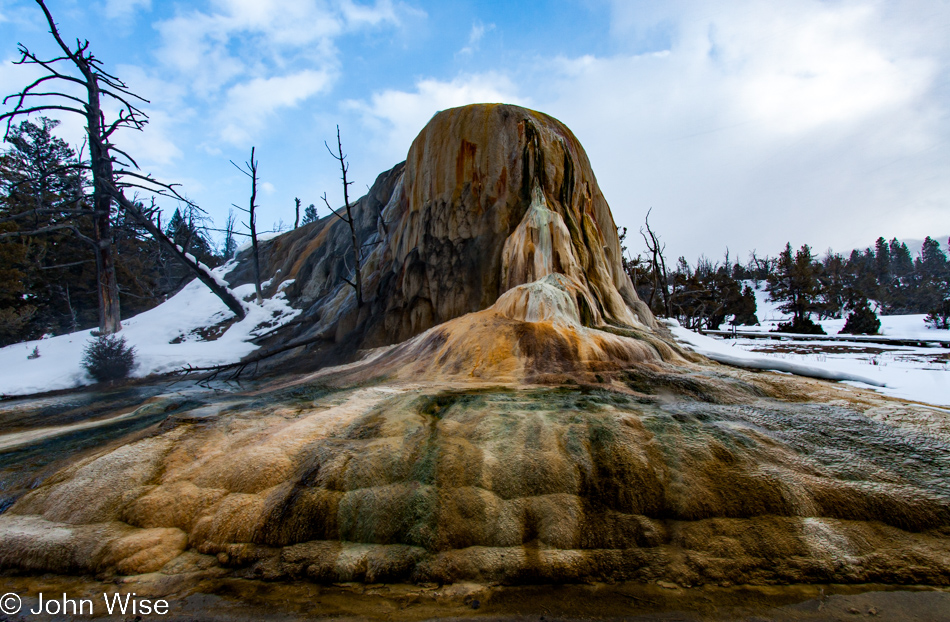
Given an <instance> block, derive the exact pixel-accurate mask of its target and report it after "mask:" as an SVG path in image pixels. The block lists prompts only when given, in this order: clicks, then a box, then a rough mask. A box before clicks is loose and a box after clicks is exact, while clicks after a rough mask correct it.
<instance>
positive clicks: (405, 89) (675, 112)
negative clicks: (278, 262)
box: [0, 0, 950, 260]
mask: <svg viewBox="0 0 950 622" xmlns="http://www.w3.org/2000/svg"><path fill="white" fill-rule="evenodd" d="M48 6H49V7H50V9H51V11H52V12H53V14H54V16H55V17H56V18H57V21H58V23H59V25H60V28H61V30H62V32H63V33H64V35H66V36H67V37H69V38H75V37H77V36H81V37H83V38H87V39H89V40H90V42H91V45H92V50H93V51H94V53H95V54H96V55H97V56H98V57H99V58H101V59H102V60H103V61H104V62H105V64H106V67H107V68H108V69H109V70H110V71H112V72H113V73H115V74H117V75H119V76H120V77H122V78H123V79H125V80H126V82H127V83H128V84H129V85H130V87H131V88H132V89H133V90H135V91H137V92H139V93H140V94H142V95H143V96H145V97H147V98H148V99H150V100H151V103H150V104H149V105H147V106H146V111H147V112H148V113H149V114H150V116H151V118H152V122H151V124H150V125H149V126H148V127H147V128H146V130H145V132H144V133H142V134H126V135H125V136H123V137H120V138H118V140H117V142H119V144H120V146H123V147H127V148H128V150H129V151H130V152H132V153H134V154H135V155H137V156H138V158H139V163H140V164H141V165H142V168H143V169H145V170H147V171H150V172H153V173H154V174H156V176H158V177H159V178H161V179H163V180H168V181H175V182H178V183H181V184H182V187H183V190H184V192H185V193H186V194H187V195H188V196H189V197H191V198H192V199H194V200H195V201H196V202H197V203H198V204H199V205H201V206H202V207H203V208H204V209H205V210H207V212H208V213H209V215H211V216H212V217H213V218H214V220H215V221H216V223H218V224H219V225H220V224H222V223H223V222H224V219H225V216H226V214H227V211H228V208H229V206H230V205H231V204H232V203H237V204H239V205H244V204H245V203H246V201H247V196H248V190H249V189H248V187H247V185H248V184H247V180H246V178H245V177H243V176H242V175H241V174H240V173H238V172H237V171H236V170H234V169H233V167H231V165H230V163H229V160H235V161H239V162H240V161H243V160H245V159H246V158H247V156H248V154H249V152H250V148H251V146H252V145H254V146H256V148H257V153H258V156H259V158H260V173H261V178H262V181H263V182H264V189H263V192H262V193H261V196H260V205H261V209H260V214H261V215H260V218H259V221H258V222H259V228H263V229H269V228H271V227H272V226H273V225H274V224H275V223H277V222H279V221H280V220H283V222H284V223H285V224H292V222H293V204H294V201H293V200H294V197H300V198H301V199H302V200H303V202H304V205H307V204H309V203H315V204H317V205H318V207H322V202H321V201H320V199H319V197H320V196H321V195H322V194H323V193H324V192H326V193H327V194H328V196H329V198H330V200H331V202H332V203H333V204H334V205H338V204H339V203H340V202H342V196H341V192H340V185H339V181H338V171H337V170H336V169H334V161H333V160H332V159H331V158H330V156H329V155H328V154H327V153H326V150H325V148H324V147H323V141H324V140H332V139H333V137H334V134H335V125H336V124H339V125H340V127H341V131H342V135H343V141H344V147H345V150H346V152H347V153H348V154H349V157H350V161H351V171H352V177H353V179H354V181H355V182H356V184H355V186H354V189H355V191H356V193H357V194H362V192H365V189H366V186H368V185H371V184H372V182H373V180H374V179H375V176H376V175H377V174H378V173H380V172H382V171H384V170H386V169H388V168H390V167H391V166H393V165H394V164H396V163H397V162H399V161H401V160H403V159H404V158H405V154H406V151H407V150H408V148H409V144H410V142H411V141H412V138H413V137H414V136H415V135H416V134H417V133H418V131H419V130H420V129H421V128H422V126H423V125H424V124H425V123H426V121H427V120H428V119H429V118H431V116H432V114H434V113H435V112H436V111H438V110H441V109H444V108H448V107H452V106H457V105H462V104H466V103H473V102H482V101H492V102H497V101H504V102H509V103H518V104H522V105H527V106H530V107H532V108H535V109H537V110H541V111H543V112H547V113H549V114H551V115H553V116H555V117H557V118H559V119H561V120H562V121H564V122H565V123H566V124H567V125H568V126H569V127H570V128H571V129H572V130H573V131H574V132H575V134H576V135H577V136H578V138H579V139H580V140H581V142H582V144H584V146H585V148H586V149H587V152H588V154H589V156H590V158H591V161H592V163H593V165H594V170H595V173H596V174H597V176H598V180H599V182H600V185H601V187H602V188H603V190H604V193H605V195H606V197H607V200H608V202H609V203H610V205H611V207H612V209H613V212H614V216H615V219H616V220H617V222H618V224H621V225H626V226H628V227H630V228H631V229H633V230H636V229H637V228H639V226H640V225H641V223H642V221H643V217H644V215H645V214H646V211H647V210H648V209H649V208H651V207H652V208H653V213H652V216H651V223H652V224H653V225H654V226H655V227H656V229H657V230H658V231H659V233H660V234H661V236H662V238H663V239H664V240H665V241H666V243H667V245H668V254H669V255H670V256H671V258H675V257H676V256H678V255H685V256H686V257H687V258H689V259H690V260H693V259H695V258H696V257H697V256H698V255H699V254H700V253H702V254H705V255H707V256H710V257H713V258H719V257H720V256H721V255H722V253H723V251H724V250H725V249H726V247H728V248H729V249H730V250H731V252H732V254H733V256H735V255H736V254H738V255H739V256H740V257H741V258H742V259H745V258H746V254H747V253H748V251H750V250H752V249H757V250H758V251H759V253H760V254H761V253H771V254H775V253H777V252H778V251H779V250H780V248H781V247H783V246H784V244H785V242H786V241H790V242H791V243H792V244H793V245H795V246H798V245H800V244H802V243H806V242H807V243H809V244H812V245H813V247H815V248H816V249H817V250H819V251H823V250H825V249H826V248H828V247H829V246H831V247H834V248H835V249H837V250H847V249H849V248H852V247H854V246H861V245H866V244H869V243H871V242H872V241H873V239H875V238H876V237H877V236H879V235H885V236H888V237H890V236H898V237H906V238H922V237H923V236H924V235H946V234H948V233H950V174H948V171H950V142H948V138H950V82H948V75H950V72H948V69H950V41H948V38H947V37H946V33H947V32H950V4H948V3H947V2H943V1H931V2H915V1H913V0H903V1H901V2H885V1H880V2H850V1H844V0H842V1H827V2H817V1H814V0H787V1H785V2H782V3H774V2H752V1H734V2H717V3H710V2H689V1H670V2H663V3H659V2H638V1H621V0H615V1H613V2H611V1H608V0H564V1H562V2H554V1H550V2H478V1H475V0H469V1H466V2H427V1H415V0H405V1H395V0H392V1H387V0H376V1H369V0H362V1H358V0H348V1H346V2H330V1H323V0H294V1H277V0H269V1H268V0H212V1H208V2H191V3H187V2H165V1H162V0H85V1H82V2H79V1H74V0H49V3H48ZM0 42H2V43H0V92H2V93H4V94H6V93H12V92H14V91H16V90H18V89H19V88H20V87H21V86H23V85H24V84H26V83H27V81H28V80H29V79H30V77H31V75H32V74H31V72H30V71H29V70H27V69H25V68H23V67H16V66H13V65H11V64H10V61H12V60H15V59H16V57H17V53H16V43H17V42H22V43H23V44H25V45H27V46H28V47H30V48H31V49H33V50H36V51H39V52H42V51H46V52H48V51H51V49H52V48H51V47H50V44H51V39H50V37H49V35H48V34H47V33H46V26H45V23H44V22H43V20H42V15H41V13H40V11H39V9H38V7H37V6H36V5H35V4H34V3H33V2H30V1H27V0H0ZM63 121H64V122H63V125H62V126H61V131H62V134H63V136H64V137H65V138H67V139H68V140H70V141H72V142H78V140H79V138H80V135H81V124H80V123H79V122H77V121H76V120H70V119H64V120H63ZM169 207H173V206H171V205H169ZM325 212H326V210H325V208H323V210H322V211H321V213H323V214H325ZM942 243H944V244H945V240H944V241H943V242H942ZM631 248H632V249H633V250H634V251H638V250H641V249H640V246H639V244H637V243H636V240H634V244H633V245H631Z"/></svg>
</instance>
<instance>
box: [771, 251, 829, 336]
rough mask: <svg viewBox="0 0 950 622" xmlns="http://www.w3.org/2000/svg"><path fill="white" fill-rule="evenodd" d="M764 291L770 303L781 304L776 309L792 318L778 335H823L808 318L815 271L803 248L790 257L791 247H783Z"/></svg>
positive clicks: (813, 304) (812, 305)
mask: <svg viewBox="0 0 950 622" xmlns="http://www.w3.org/2000/svg"><path fill="white" fill-rule="evenodd" d="M768 290H769V295H770V296H771V298H772V300H774V301H776V302H781V303H782V304H781V305H779V309H780V310H782V311H783V312H785V313H791V314H792V321H791V322H786V323H782V324H780V325H779V328H778V330H779V331H781V332H799V333H815V334H824V330H822V328H821V326H819V325H817V324H815V323H814V322H812V321H811V317H810V316H811V311H812V310H814V309H815V307H816V300H817V296H818V270H817V269H816V265H815V261H814V256H813V255H812V253H811V248H809V246H808V245H807V244H804V245H802V247H801V248H800V249H799V250H798V251H797V252H796V253H795V255H794V256H793V255H792V245H791V244H786V245H785V250H784V251H782V253H781V254H780V255H779V258H778V264H777V266H776V269H775V273H774V274H772V275H771V276H770V278H769V285H768Z"/></svg>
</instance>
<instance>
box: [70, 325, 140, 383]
mask: <svg viewBox="0 0 950 622" xmlns="http://www.w3.org/2000/svg"><path fill="white" fill-rule="evenodd" d="M82 366H83V367H84V368H85V370H86V371H87V372H89V375H90V376H92V377H93V378H95V379H96V380H97V381H98V382H105V381H108V380H119V379H121V378H128V377H129V374H130V373H131V372H132V370H133V369H134V368H135V348H133V347H130V346H127V345H126V344H125V337H116V336H115V335H99V336H98V337H96V338H95V339H93V340H92V341H90V342H89V344H88V345H86V349H85V350H83V353H82Z"/></svg>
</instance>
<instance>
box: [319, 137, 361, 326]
mask: <svg viewBox="0 0 950 622" xmlns="http://www.w3.org/2000/svg"><path fill="white" fill-rule="evenodd" d="M323 144H324V145H326V148H327V151H329V152H330V155H331V156H333V159H334V160H336V161H337V162H339V163H340V170H341V171H342V175H343V205H344V207H345V209H346V216H341V215H340V213H339V212H337V211H336V210H335V209H333V207H331V206H330V201H328V200H327V194H326V193H325V192H324V193H323V202H324V203H326V204H327V208H329V210H330V213H331V214H333V215H334V216H336V217H337V218H339V219H340V220H342V221H343V222H345V223H346V224H347V226H349V228H350V240H351V242H352V245H353V261H354V263H355V264H356V268H355V270H354V273H355V276H354V280H353V281H351V280H349V279H347V278H346V277H343V280H344V281H345V282H346V283H347V284H348V285H349V286H350V287H352V288H353V289H354V290H356V306H357V308H359V307H362V306H363V275H362V274H361V267H362V259H363V252H362V247H361V246H360V243H359V238H358V237H357V235H356V221H355V220H354V218H353V212H352V211H351V210H350V188H349V187H350V186H351V185H353V182H352V181H347V180H346V173H347V171H349V170H350V165H349V164H348V163H347V161H346V156H345V155H343V143H342V142H341V141H340V126H339V125H338V126H336V146H337V153H333V150H332V149H330V145H327V143H326V141H324V143H323ZM345 264H346V262H345V260H344V265H345Z"/></svg>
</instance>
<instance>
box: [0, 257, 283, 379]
mask: <svg viewBox="0 0 950 622" xmlns="http://www.w3.org/2000/svg"><path fill="white" fill-rule="evenodd" d="M232 267H233V265H225V266H221V267H219V268H216V269H215V270H213V271H212V273H213V274H214V275H215V276H216V277H218V278H219V279H220V278H222V277H223V276H224V275H225V274H227V273H228V272H229V271H230V269H231V268H232ZM232 291H233V292H234V294H235V296H236V297H237V298H238V299H239V300H241V299H243V298H244V297H246V296H250V295H251V294H253V293H254V286H253V285H242V286H240V287H236V288H234V289H233V290H232ZM244 307H245V309H246V310H247V315H246V316H245V317H244V319H243V320H241V321H240V322H234V323H232V324H230V325H229V326H228V325H227V321H228V320H229V319H231V318H233V317H234V314H233V313H232V312H231V311H229V310H228V308H227V307H226V306H224V303H223V302H221V301H220V300H219V299H218V298H217V297H216V296H215V295H214V294H212V293H211V291H210V290H209V289H208V288H207V287H205V286H204V285H202V284H201V282H199V281H198V280H194V281H192V282H191V283H189V284H188V285H186V286H185V287H184V289H182V290H181V291H180V292H178V294H176V295H175V296H173V297H172V298H169V299H168V300H167V301H166V302H164V303H163V304H161V305H159V306H157V307H155V308H154V309H151V310H149V311H146V312H145V313H140V314H139V315H136V316H135V317H132V318H129V319H128V320H125V321H123V322H122V331H121V332H120V333H119V335H120V336H122V337H124V338H125V340H126V343H128V344H129V345H131V346H134V347H135V355H136V357H135V358H136V361H137V363H138V366H137V367H136V369H135V371H134V372H133V376H135V377H143V376H147V375H149V374H158V373H164V372H169V371H173V370H176V369H180V368H182V367H185V366H188V365H191V366H195V367H206V366H210V365H221V364H224V363H231V362H234V361H237V360H240V359H241V357H244V356H246V355H247V354H249V353H251V352H253V351H254V350H256V349H257V348H258V346H256V345H254V344H252V343H249V341H248V340H249V339H252V338H254V337H256V336H259V335H261V334H263V333H265V332H267V331H269V330H271V329H273V328H274V327H276V326H278V325H280V324H284V323H286V322H288V321H290V320H291V319H293V318H294V317H295V316H297V315H298V314H299V313H300V311H299V310H297V309H293V308H292V307H291V306H290V305H289V304H288V303H287V299H286V296H285V295H284V293H283V292H282V291H281V292H280V293H278V294H277V295H275V296H274V297H273V298H268V299H265V300H264V302H263V305H260V306H259V305H257V304H255V303H253V302H251V303H245V305H244ZM222 330H223V333H222V332H221V331H222ZM91 332H92V331H89V330H84V331H80V332H76V333H71V334H68V335H60V336H58V337H51V338H49V339H41V340H38V341H28V342H24V343H18V344H14V345H11V346H7V347H5V348H2V349H0V369H2V370H3V373H2V374H0V395H25V394H29V393H40V392H45V391H55V390H58V389H69V388H74V387H78V386H82V385H85V384H91V383H92V382H93V380H92V378H90V377H89V376H88V375H87V374H86V372H85V370H83V368H82V365H81V361H82V354H83V349H84V348H85V347H86V345H87V344H88V343H89V342H90V341H91V340H92V339H93V337H92V335H91ZM36 347H38V348H39V355H40V356H39V358H33V359H31V358H29V356H30V355H31V354H32V352H33V349H34V348H36Z"/></svg>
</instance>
